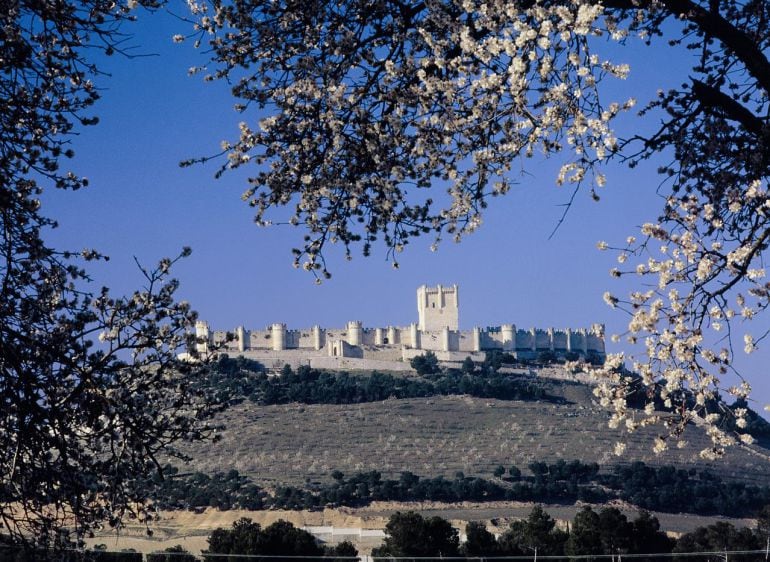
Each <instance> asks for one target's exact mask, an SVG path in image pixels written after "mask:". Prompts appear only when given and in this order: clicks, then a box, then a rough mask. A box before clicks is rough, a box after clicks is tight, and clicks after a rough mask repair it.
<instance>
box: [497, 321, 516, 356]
mask: <svg viewBox="0 0 770 562" xmlns="http://www.w3.org/2000/svg"><path fill="white" fill-rule="evenodd" d="M500 331H501V332H502V335H503V351H515V350H516V327H515V326H514V325H513V324H503V325H502V326H500Z"/></svg>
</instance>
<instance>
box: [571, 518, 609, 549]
mask: <svg viewBox="0 0 770 562" xmlns="http://www.w3.org/2000/svg"><path fill="white" fill-rule="evenodd" d="M565 550H566V552H567V554H603V553H604V551H603V545H602V529H601V526H600V522H599V515H598V514H597V513H596V512H595V511H594V510H592V509H591V508H590V507H584V508H583V509H581V510H580V511H578V513H577V514H576V515H575V518H574V519H573V520H572V528H571V529H570V533H569V539H568V540H567V545H566V549H565Z"/></svg>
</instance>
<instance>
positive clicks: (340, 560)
mask: <svg viewBox="0 0 770 562" xmlns="http://www.w3.org/2000/svg"><path fill="white" fill-rule="evenodd" d="M324 555H325V556H327V557H331V558H332V559H333V560H334V561H335V562H345V561H346V560H349V561H354V560H357V559H358V549H357V548H356V547H355V545H354V544H353V543H352V542H350V541H342V542H341V543H338V544H336V545H334V546H331V547H328V546H327V547H326V548H325V552H324Z"/></svg>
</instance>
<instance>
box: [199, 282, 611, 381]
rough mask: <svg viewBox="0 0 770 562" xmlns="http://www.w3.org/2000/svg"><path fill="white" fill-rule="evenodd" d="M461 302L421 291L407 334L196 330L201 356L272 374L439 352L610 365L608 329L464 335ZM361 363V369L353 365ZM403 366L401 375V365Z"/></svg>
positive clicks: (499, 329) (202, 325) (445, 293)
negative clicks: (275, 369) (272, 369)
mask: <svg viewBox="0 0 770 562" xmlns="http://www.w3.org/2000/svg"><path fill="white" fill-rule="evenodd" d="M459 311H460V296H459V291H458V288H457V285H452V286H450V287H444V286H442V285H438V286H436V287H428V286H425V285H423V286H422V287H420V288H418V289H417V318H418V321H417V322H414V323H412V324H409V325H408V326H386V327H381V328H370V327H365V326H363V324H362V323H361V322H360V321H358V320H353V321H350V322H348V323H347V325H346V326H344V327H342V328H324V327H321V326H319V325H315V326H312V327H311V328H305V329H287V327H286V324H282V323H276V324H271V325H269V326H267V327H266V328H264V329H262V330H249V329H246V328H244V327H243V326H239V327H238V328H236V329H235V330H234V331H232V332H231V333H232V334H234V335H235V338H234V339H232V340H230V341H227V332H226V331H211V330H210V329H209V325H208V324H207V323H206V322H198V323H197V324H196V335H197V336H198V339H199V341H200V342H202V343H199V344H198V351H199V352H201V353H206V352H208V351H209V349H219V350H221V351H222V352H224V353H230V354H233V355H243V356H245V357H249V358H251V359H256V360H257V361H260V362H262V363H263V364H265V365H266V366H274V365H279V364H280V365H283V364H289V365H292V366H299V365H303V364H304V365H311V366H313V367H318V368H364V369H366V368H381V369H393V368H394V367H395V368H403V369H408V368H409V366H408V360H409V359H411V358H412V357H415V356H416V355H421V354H423V353H425V352H426V351H432V352H434V353H435V354H436V356H437V357H438V358H439V360H442V361H462V360H463V359H465V358H466V357H468V356H470V357H471V358H473V359H474V360H478V361H481V360H483V358H484V352H485V351H491V350H498V351H502V352H506V353H510V354H512V355H514V356H515V357H517V358H519V359H537V358H538V356H540V355H541V354H543V353H546V352H548V353H550V354H553V355H555V356H556V357H566V358H578V357H580V358H583V359H587V360H591V361H599V362H601V361H603V360H604V357H605V350H604V326H603V325H601V324H594V325H592V326H591V327H590V328H578V329H570V328H566V329H555V328H547V329H541V328H529V329H521V328H518V327H517V326H516V325H515V324H502V325H500V326H493V327H487V328H478V327H476V328H473V329H472V330H469V331H461V330H460V329H459V317H460V314H459ZM350 360H356V361H350ZM394 363H396V364H399V365H400V367H397V366H395V365H394Z"/></svg>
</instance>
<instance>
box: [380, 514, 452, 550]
mask: <svg viewBox="0 0 770 562" xmlns="http://www.w3.org/2000/svg"><path fill="white" fill-rule="evenodd" d="M385 533H386V535H387V536H386V537H385V540H384V541H383V544H382V546H380V547H377V548H375V549H373V550H372V556H374V557H375V558H376V557H383V556H404V557H409V556H415V557H419V556H430V557H434V556H457V555H458V553H459V548H460V539H459V535H458V533H457V529H455V528H453V527H452V525H451V524H450V523H449V521H447V520H445V519H442V518H441V517H429V518H427V519H426V518H423V516H422V515H420V514H419V513H415V512H414V511H408V512H406V513H403V512H400V511H397V512H396V513H394V514H393V515H391V516H390V519H389V520H388V523H387V525H386V526H385Z"/></svg>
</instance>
